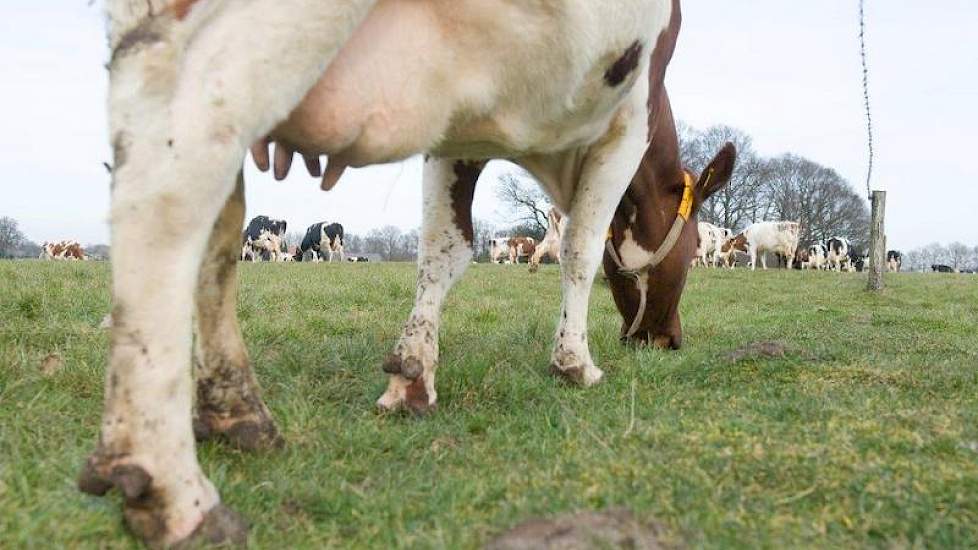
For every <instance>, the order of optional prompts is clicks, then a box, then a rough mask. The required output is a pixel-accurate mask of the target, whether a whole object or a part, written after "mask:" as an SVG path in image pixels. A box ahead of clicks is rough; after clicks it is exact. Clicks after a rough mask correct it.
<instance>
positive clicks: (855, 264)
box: [844, 246, 869, 273]
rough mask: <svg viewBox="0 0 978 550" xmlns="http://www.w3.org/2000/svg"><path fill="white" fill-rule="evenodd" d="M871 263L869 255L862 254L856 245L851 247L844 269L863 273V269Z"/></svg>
mask: <svg viewBox="0 0 978 550" xmlns="http://www.w3.org/2000/svg"><path fill="white" fill-rule="evenodd" d="M867 265H869V256H864V255H863V254H860V253H859V251H858V250H856V249H855V247H853V246H850V247H849V257H848V258H847V259H846V263H845V267H844V269H845V270H846V271H847V272H849V273H856V272H859V273H862V271H863V269H865V267H866V266H867Z"/></svg>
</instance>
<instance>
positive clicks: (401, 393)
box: [377, 375, 438, 416]
mask: <svg viewBox="0 0 978 550" xmlns="http://www.w3.org/2000/svg"><path fill="white" fill-rule="evenodd" d="M437 397H438V396H437V395H436V394H435V392H434V390H432V391H429V390H428V387H427V385H426V383H425V380H424V377H419V378H417V379H415V380H408V379H406V378H404V377H402V376H396V375H395V376H391V379H390V382H389V384H388V386H387V391H385V392H384V395H382V396H380V399H378V400H377V408H379V409H380V410H382V411H385V412H393V411H397V410H402V409H403V410H406V411H408V412H411V413H413V414H415V415H417V416H425V415H428V414H430V413H432V412H434V411H435V409H436V407H437V404H436V400H437Z"/></svg>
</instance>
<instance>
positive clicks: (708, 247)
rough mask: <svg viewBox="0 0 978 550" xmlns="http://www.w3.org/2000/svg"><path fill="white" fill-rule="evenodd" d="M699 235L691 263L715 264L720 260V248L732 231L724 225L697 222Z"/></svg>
mask: <svg viewBox="0 0 978 550" xmlns="http://www.w3.org/2000/svg"><path fill="white" fill-rule="evenodd" d="M696 229H697V233H698V236H699V240H698V243H699V244H698V247H697V249H696V257H695V258H693V265H696V264H697V263H702V264H703V266H709V265H712V266H713V267H716V266H717V262H719V261H720V256H721V254H720V248H721V247H722V246H723V243H725V242H727V241H728V240H729V239H730V237H732V236H733V232H732V231H731V230H729V229H727V228H725V227H719V226H716V225H713V224H712V223H709V222H699V223H697V224H696Z"/></svg>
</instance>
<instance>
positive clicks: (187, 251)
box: [79, 0, 715, 546]
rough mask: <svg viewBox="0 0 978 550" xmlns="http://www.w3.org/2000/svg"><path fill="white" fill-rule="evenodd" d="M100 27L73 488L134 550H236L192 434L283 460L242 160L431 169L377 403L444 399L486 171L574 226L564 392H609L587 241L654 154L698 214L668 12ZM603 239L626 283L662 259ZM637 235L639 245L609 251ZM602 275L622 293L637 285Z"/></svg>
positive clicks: (222, 2)
mask: <svg viewBox="0 0 978 550" xmlns="http://www.w3.org/2000/svg"><path fill="white" fill-rule="evenodd" d="M106 8H107V12H108V22H109V32H108V41H109V49H110V51H111V57H110V59H109V63H108V67H109V71H110V77H109V86H110V89H109V93H108V96H109V98H110V104H109V109H108V110H109V133H110V136H111V139H112V145H113V153H114V159H115V160H114V168H113V171H112V179H113V185H112V212H111V219H112V246H113V262H112V273H113V284H112V292H113V296H112V301H113V310H112V320H113V323H112V329H111V330H112V337H111V339H110V341H111V349H110V353H109V356H110V359H109V367H108V369H107V370H106V390H105V410H104V416H103V418H104V421H103V423H102V425H101V430H100V435H99V437H98V445H97V447H96V449H95V452H94V453H93V454H92V456H91V457H90V459H89V460H88V462H87V464H86V466H85V469H84V471H83V473H82V476H81V478H80V479H79V485H80V487H81V488H82V489H83V490H85V491H88V492H91V493H95V494H103V493H105V492H106V491H107V490H109V489H110V488H112V487H115V488H118V489H120V490H121V491H122V492H123V493H124V494H125V497H126V498H125V499H124V503H123V507H124V511H125V518H126V520H127V523H128V525H129V527H130V529H132V530H133V531H134V532H135V533H136V534H137V535H138V536H140V537H142V538H143V539H144V541H145V542H147V543H149V544H150V545H155V546H164V545H174V544H177V543H187V545H188V546H191V545H193V544H194V541H192V540H191V539H193V538H194V537H195V536H197V537H202V538H203V537H206V538H207V539H208V540H209V541H211V542H217V541H222V540H230V541H233V542H241V541H242V540H243V535H244V527H243V522H241V521H240V520H239V519H238V518H237V516H236V515H235V514H234V513H232V512H231V511H230V510H229V509H228V508H226V507H224V506H223V505H221V501H220V498H219V496H218V492H217V490H216V489H215V487H214V486H213V485H212V484H211V482H210V481H208V479H207V477H206V476H205V475H204V473H203V471H202V470H201V468H200V465H199V463H198V462H197V458H196V454H195V443H194V439H193V433H192V431H191V426H192V425H195V424H196V426H197V428H198V435H199V436H200V437H208V436H209V437H218V438H221V439H224V440H226V441H229V442H231V443H233V444H236V445H240V446H244V447H249V448H255V447H262V446H271V445H276V444H278V443H279V442H280V441H281V438H280V437H279V436H278V432H277V429H276V427H275V424H274V422H273V421H272V418H271V415H270V414H269V411H268V408H267V407H266V406H265V405H264V402H263V400H262V398H261V395H260V391H259V388H258V384H257V382H256V380H255V377H254V374H253V372H252V368H251V365H250V362H249V359H248V354H247V351H246V348H245V346H244V344H243V342H242V340H241V332H240V328H239V326H238V323H237V321H236V318H235V315H236V312H235V296H234V288H235V280H236V269H237V268H236V265H234V264H233V261H232V260H234V259H235V258H236V257H237V255H238V251H239V248H240V245H241V242H242V241H241V240H239V239H240V235H239V231H240V228H241V225H242V221H243V209H244V207H243V203H244V179H243V177H242V176H241V168H242V165H241V163H242V160H243V158H244V152H245V148H246V147H247V146H248V144H255V147H254V148H253V156H254V159H255V162H256V163H257V164H258V165H259V168H262V169H268V168H269V154H268V145H269V143H270V142H274V143H275V145H276V149H275V153H274V169H275V172H276V175H277V176H284V175H285V173H286V172H287V171H288V167H289V163H290V161H291V159H292V156H293V152H296V151H297V152H299V153H300V154H302V155H303V156H304V157H305V158H306V160H307V166H308V167H310V171H311V172H314V173H318V172H319V171H320V166H319V162H320V155H327V156H328V166H327V167H326V170H325V173H324V174H323V179H322V187H323V188H324V189H330V188H332V187H333V186H334V185H335V184H336V182H337V181H338V180H339V178H340V176H341V175H342V173H343V171H344V169H345V168H346V167H349V166H354V167H357V166H365V165H369V164H375V163H382V162H391V161H396V160H400V159H403V158H406V157H408V156H410V155H413V154H415V153H421V152H427V153H429V155H428V157H427V159H426V160H425V163H424V170H423V221H422V231H421V233H422V234H421V240H420V249H419V259H418V284H417V295H416V299H415V306H414V308H413V310H412V312H411V314H410V316H409V318H408V321H407V323H406V326H405V327H404V331H403V333H402V335H401V338H400V339H399V341H398V343H397V344H396V346H395V347H394V351H393V353H392V354H391V356H390V357H389V358H388V359H387V360H386V361H385V362H384V370H385V371H386V372H387V373H389V375H390V378H389V383H388V388H387V391H386V392H385V393H384V395H383V396H381V398H380V399H379V401H378V404H379V405H380V406H381V407H383V408H385V409H396V408H399V407H402V406H406V407H409V408H411V409H413V410H417V411H424V410H427V409H429V408H430V407H432V406H433V405H434V404H435V402H436V398H437V395H436V392H435V369H436V366H437V365H438V344H437V342H438V337H437V335H438V331H439V326H440V321H441V317H440V315H441V313H440V312H441V306H442V303H443V301H444V298H445V296H446V294H447V292H448V290H449V289H450V288H451V286H452V285H453V284H454V283H455V282H456V281H457V279H458V277H459V276H460V275H461V274H462V273H463V272H464V271H465V268H466V267H467V266H468V264H469V259H470V258H471V255H472V240H473V227H472V217H471V203H472V196H473V193H474V191H475V185H476V181H477V178H478V175H479V173H480V172H481V170H482V168H483V166H484V164H485V162H486V161H487V160H488V159H491V158H508V159H511V160H513V161H514V162H516V163H517V164H519V165H521V166H523V167H524V168H526V169H527V170H529V172H531V173H532V174H533V175H534V176H535V178H536V180H538V181H539V182H541V184H542V185H543V187H544V188H545V190H546V192H547V193H548V195H549V196H550V197H552V198H553V201H554V205H555V206H557V207H558V208H559V209H560V210H561V211H562V212H566V213H567V215H568V217H569V221H568V225H567V228H566V230H565V233H564V241H563V243H562V244H561V250H562V254H561V260H562V263H561V278H562V283H561V288H562V292H563V300H562V303H561V308H560V309H561V311H560V314H559V315H558V316H557V319H558V321H557V322H558V326H557V329H556V330H555V338H554V340H555V341H554V345H553V351H552V353H551V360H550V363H551V365H552V367H553V370H554V371H555V372H556V373H557V374H559V375H561V376H564V377H566V378H568V379H569V380H570V381H572V382H577V383H579V384H583V385H590V384H593V383H595V382H597V381H598V380H599V379H600V378H601V377H602V375H603V372H602V371H601V370H600V369H599V368H598V367H597V366H595V364H594V361H593V360H592V357H591V353H590V350H589V346H588V337H587V334H588V331H587V312H588V302H589V298H590V292H591V288H592V283H593V280H594V275H595V272H596V270H597V267H598V265H599V264H600V262H601V258H602V251H603V248H602V247H603V246H604V244H603V242H602V237H603V236H604V235H605V234H606V231H607V229H608V226H609V224H612V218H614V217H615V215H616V208H618V207H619V201H620V200H621V198H622V194H623V193H624V191H625V190H626V189H629V184H630V183H631V182H632V178H633V176H634V175H635V174H636V169H637V168H638V167H639V165H640V163H641V162H642V160H643V155H644V154H645V153H646V148H647V144H648V143H649V141H650V139H651V137H652V136H653V135H655V136H656V137H655V140H654V142H653V148H654V149H656V150H657V151H658V152H659V153H660V154H659V155H658V156H659V157H661V158H663V159H664V160H663V161H656V162H654V163H652V162H651V161H650V166H649V167H648V169H649V170H652V169H659V168H663V167H664V168H666V169H667V171H666V172H659V173H658V174H657V175H655V178H656V180H657V181H658V185H657V187H656V192H657V193H661V198H665V197H668V198H669V199H670V202H672V203H674V204H672V205H671V206H674V207H677V208H678V210H679V211H680V212H683V213H685V212H687V211H688V210H689V209H688V208H686V207H685V206H683V207H682V208H679V207H678V206H677V205H676V204H675V203H679V201H681V200H682V196H683V193H684V192H683V191H682V189H683V179H684V178H683V176H682V173H681V171H680V170H679V168H678V164H679V161H678V155H677V154H676V150H677V146H676V140H675V131H674V129H673V130H672V131H671V133H670V134H669V135H668V136H667V137H668V141H667V144H668V146H669V147H671V150H669V149H664V147H666V144H662V143H661V142H660V141H659V137H658V136H659V135H660V133H661V132H663V130H662V128H664V127H666V126H664V125H666V123H665V122H664V120H665V119H667V118H669V119H671V115H670V114H668V112H667V111H664V109H665V107H667V106H668V102H667V99H666V93H665V88H664V84H663V82H664V74H665V70H666V66H667V64H668V61H669V59H670V57H671V54H672V50H673V48H674V45H675V41H676V37H677V35H678V31H679V21H680V10H679V1H678V0H606V1H603V2H593V1H585V0H551V1H547V2H510V1H501V0H481V1H471V0H463V1H451V2H449V1H447V0H417V1H381V2H376V1H373V0H334V1H331V2H311V1H302V2H287V3H283V2H280V1H278V0H253V1H249V2H231V1H229V0H208V1H195V0H171V1H170V2H136V1H134V0H107V1H106ZM650 121H651V122H652V124H650ZM667 126H668V127H670V128H671V120H670V121H669V124H668V125H667ZM666 153H668V154H666ZM661 162H667V163H668V164H661ZM704 177H705V178H707V179H706V182H705V183H704V184H703V185H699V186H698V187H699V189H698V190H697V189H694V190H692V191H690V193H689V194H687V196H688V195H692V197H693V198H694V199H695V198H696V197H697V196H701V195H703V194H704V193H706V192H707V191H708V190H709V189H710V187H709V183H710V182H711V181H713V180H712V179H711V178H712V177H715V174H714V175H713V176H710V175H709V174H708V173H707V172H704V176H703V177H701V182H702V181H703V178H704ZM639 181H644V180H642V179H641V178H640V179H639ZM631 189H638V190H637V191H636V193H638V192H640V191H641V190H642V189H641V188H636V187H632V188H631ZM630 200H631V199H630ZM624 204H625V207H626V208H627V205H628V204H629V202H626V203H624ZM664 205H665V201H662V202H657V203H654V205H653V206H652V207H651V208H653V209H654V210H651V211H649V214H648V215H652V214H653V213H654V214H655V215H659V214H661V212H659V211H658V209H659V208H662V207H664ZM636 208H637V209H638V213H639V216H644V215H646V214H645V213H643V212H644V211H643V210H641V208H643V207H642V206H636ZM616 224H617V225H615V224H612V233H613V244H614V246H624V247H625V248H624V249H622V250H621V252H622V256H623V260H624V262H625V267H633V268H635V269H641V268H642V267H643V266H645V265H647V258H648V257H653V254H654V253H653V252H652V249H653V248H655V247H658V246H659V242H656V241H652V240H649V238H650V234H651V231H650V230H649V228H650V227H651V222H648V221H646V220H645V219H644V218H643V219H642V220H637V221H636V222H634V224H633V222H631V221H630V220H629V219H628V218H627V217H626V218H624V219H623V220H617V221H616ZM628 224H633V225H632V231H633V235H634V238H633V240H629V238H626V237H624V236H623V233H622V231H623V230H624V229H626V228H628V227H629V225H628ZM616 227H617V229H616ZM161 231H163V232H165V235H166V238H165V239H158V238H157V237H158V236H159V235H160V232H161ZM681 237H682V246H679V245H678V244H677V245H676V246H677V248H676V249H675V250H676V251H677V252H676V253H675V256H674V257H675V258H677V259H681V260H682V263H683V265H687V264H688V262H689V259H690V258H691V257H692V254H693V253H694V252H695V232H694V231H693V229H692V227H689V228H688V229H687V230H684V232H683V233H682V235H681ZM652 238H654V236H653V237H652ZM150 242H152V243H153V245H154V249H153V253H152V254H146V253H145V247H146V246H147V243H150ZM623 243H624V245H623ZM629 243H633V244H634V246H633V244H629ZM642 251H645V252H647V253H648V254H644V253H643V252H642ZM643 254H644V255H643ZM643 258H645V259H643ZM669 265H671V264H669ZM659 267H661V268H662V269H667V266H666V264H662V265H661V266H659ZM616 277H622V278H623V281H624V282H627V283H629V284H631V285H632V286H631V287H629V288H631V289H632V291H635V286H634V279H633V278H631V277H629V276H628V275H625V274H618V275H616ZM680 288H681V285H680ZM617 301H618V299H617V298H616V302H617ZM651 302H655V300H651V301H650V303H651ZM670 307H671V306H670ZM626 311H627V310H626ZM632 311H633V312H634V309H633V310H632ZM639 313H644V315H641V317H642V318H643V319H646V320H648V319H652V318H657V317H658V316H657V315H652V316H651V317H650V315H649V313H648V312H639ZM650 322H651V321H650ZM194 327H197V330H198V334H197V336H198V338H197V340H196V343H197V345H196V347H195V346H193V345H192V344H193V342H194V339H193V335H194V333H193V328H194ZM193 349H196V351H197V352H198V353H197V354H196V358H197V361H194V362H193V364H194V366H195V368H194V370H193V373H194V374H195V376H191V364H192V363H191V358H192V350H193ZM195 387H196V390H197V394H196V399H194V398H193V397H194V396H193V389H194V388H195ZM194 403H195V404H196V410H197V418H196V422H194V421H193V416H192V412H191V410H192V409H191V406H192V404H194Z"/></svg>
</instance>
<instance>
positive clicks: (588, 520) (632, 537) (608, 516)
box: [486, 508, 672, 550]
mask: <svg viewBox="0 0 978 550" xmlns="http://www.w3.org/2000/svg"><path fill="white" fill-rule="evenodd" d="M663 533H664V530H663V529H662V527H660V526H659V525H657V524H656V523H655V522H648V521H639V520H638V518H636V517H635V514H633V513H632V512H631V511H630V510H626V509H623V508H617V509H611V510H605V511H601V512H592V511H587V512H577V513H568V514H563V515H559V516H556V517H552V518H546V519H544V518H540V519H531V520H529V521H526V522H524V523H521V524H519V525H517V526H516V527H513V528H512V529H510V530H509V531H507V532H506V533H503V534H502V535H499V536H498V537H496V538H495V539H493V540H492V541H490V542H489V544H487V545H486V549H487V550H528V549H531V548H532V549H555V550H556V549H558V548H559V549H562V550H570V549H581V550H583V549H587V548H634V549H644V550H653V549H658V548H663V547H670V546H672V544H664V543H663V541H662V539H663V538H665V537H664V535H663Z"/></svg>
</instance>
